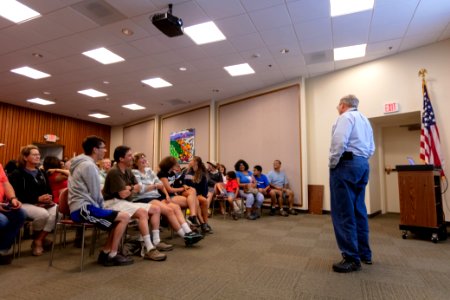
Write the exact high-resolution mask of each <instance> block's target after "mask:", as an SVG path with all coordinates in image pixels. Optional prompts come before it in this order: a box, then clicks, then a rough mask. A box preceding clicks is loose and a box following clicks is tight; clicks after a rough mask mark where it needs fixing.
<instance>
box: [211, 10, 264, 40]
mask: <svg viewBox="0 0 450 300" xmlns="http://www.w3.org/2000/svg"><path fill="white" fill-rule="evenodd" d="M214 23H215V24H216V25H217V27H219V29H220V31H222V33H223V34H224V35H225V36H226V37H227V38H231V37H234V36H240V35H246V34H249V33H253V32H256V28H255V26H254V25H253V23H252V21H251V20H250V18H249V16H248V15H246V14H245V15H238V16H233V17H230V18H225V19H220V20H217V21H214Z"/></svg>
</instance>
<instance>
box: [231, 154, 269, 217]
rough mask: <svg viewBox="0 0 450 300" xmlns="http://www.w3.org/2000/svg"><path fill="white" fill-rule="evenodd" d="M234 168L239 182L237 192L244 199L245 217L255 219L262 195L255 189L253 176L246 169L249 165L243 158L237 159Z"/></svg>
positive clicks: (262, 198)
mask: <svg viewBox="0 0 450 300" xmlns="http://www.w3.org/2000/svg"><path fill="white" fill-rule="evenodd" d="M234 169H235V171H236V176H237V180H238V183H239V194H240V195H241V198H243V199H245V210H246V213H247V219H248V220H256V219H257V218H258V217H259V214H258V212H257V210H258V209H259V208H261V206H262V203H263V201H264V196H263V194H261V193H260V192H259V191H258V190H257V189H256V181H255V178H254V177H253V173H252V172H251V171H249V170H248V169H249V166H248V163H247V162H246V161H245V160H243V159H240V160H238V161H237V162H236V164H235V165H234ZM255 198H256V203H255ZM254 206H256V207H254Z"/></svg>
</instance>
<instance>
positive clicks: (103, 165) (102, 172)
mask: <svg viewBox="0 0 450 300" xmlns="http://www.w3.org/2000/svg"><path fill="white" fill-rule="evenodd" d="M97 165H98V168H99V172H98V178H100V185H101V187H102V188H103V186H104V185H105V179H106V174H108V171H109V170H110V169H111V166H112V164H111V160H110V159H109V158H106V157H105V158H104V159H102V160H100V161H98V162H97Z"/></svg>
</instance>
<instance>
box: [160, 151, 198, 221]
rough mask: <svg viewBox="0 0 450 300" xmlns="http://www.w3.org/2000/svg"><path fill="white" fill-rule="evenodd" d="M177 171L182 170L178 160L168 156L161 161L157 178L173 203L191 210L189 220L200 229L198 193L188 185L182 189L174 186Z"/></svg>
mask: <svg viewBox="0 0 450 300" xmlns="http://www.w3.org/2000/svg"><path fill="white" fill-rule="evenodd" d="M175 169H180V165H179V164H178V162H177V160H176V159H175V158H174V157H172V156H167V157H165V158H163V159H162V160H161V161H160V163H159V172H158V174H157V176H158V178H159V179H160V180H161V182H162V183H163V185H164V188H165V189H166V191H167V193H168V194H169V196H170V198H171V201H172V202H174V203H176V204H178V205H179V206H180V207H181V208H189V211H190V215H189V217H188V220H189V222H190V223H191V224H192V225H193V226H195V227H198V226H200V222H199V221H198V219H197V211H198V207H199V204H198V199H197V193H196V192H195V189H193V188H190V187H189V186H187V185H183V186H180V187H175V186H173V184H174V182H175V180H176V179H177V175H176V174H175V172H174V170H175Z"/></svg>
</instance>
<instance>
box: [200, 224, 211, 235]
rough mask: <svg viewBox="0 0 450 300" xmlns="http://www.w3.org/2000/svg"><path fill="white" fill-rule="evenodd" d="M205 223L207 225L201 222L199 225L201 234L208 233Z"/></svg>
mask: <svg viewBox="0 0 450 300" xmlns="http://www.w3.org/2000/svg"><path fill="white" fill-rule="evenodd" d="M206 225H207V224H206V223H203V224H202V225H200V229H201V230H202V233H203V234H206V233H209V228H208V226H206Z"/></svg>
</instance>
